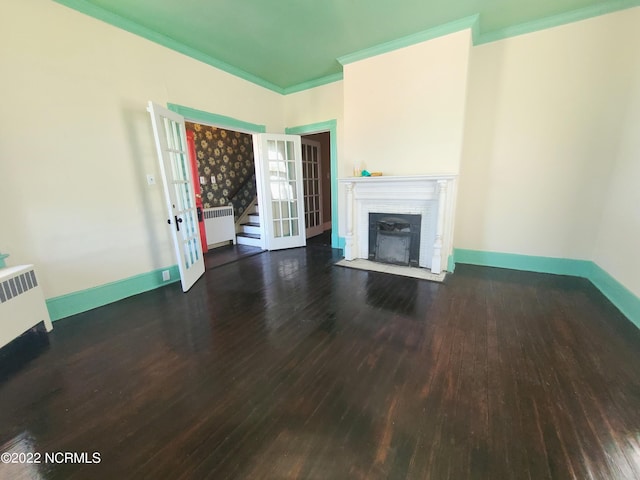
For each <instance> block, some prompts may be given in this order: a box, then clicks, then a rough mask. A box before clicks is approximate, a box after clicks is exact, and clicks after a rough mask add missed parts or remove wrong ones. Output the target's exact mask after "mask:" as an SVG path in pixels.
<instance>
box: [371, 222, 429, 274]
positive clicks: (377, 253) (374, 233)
mask: <svg viewBox="0 0 640 480" xmlns="http://www.w3.org/2000/svg"><path fill="white" fill-rule="evenodd" d="M421 223H422V216H421V215H412V214H389V213H369V260H373V261H375V262H382V263H392V264H395V265H410V266H414V267H417V266H418V261H419V259H420V224H421Z"/></svg>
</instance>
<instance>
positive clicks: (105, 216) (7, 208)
mask: <svg viewBox="0 0 640 480" xmlns="http://www.w3.org/2000/svg"><path fill="white" fill-rule="evenodd" d="M0 64H1V65H2V79H1V80H0V82H1V86H2V88H1V90H0V104H1V105H2V106H3V115H2V116H1V117H0V132H2V134H1V136H0V185H1V188H0V203H1V204H2V205H3V207H2V209H1V212H2V213H1V214H0V215H1V219H0V224H1V225H2V227H1V231H0V251H1V252H3V253H9V254H10V255H11V256H10V257H9V258H8V259H7V262H8V264H9V265H17V264H21V263H35V264H36V266H37V268H38V271H39V274H40V276H41V277H42V279H43V282H42V283H43V288H44V292H45V295H46V297H47V298H51V297H55V296H58V295H62V294H65V293H69V292H74V291H79V290H84V289H87V288H89V287H93V286H97V285H102V284H105V283H107V282H111V281H115V280H119V279H123V278H127V277H129V276H132V275H136V274H139V273H146V272H149V271H151V270H154V269H156V268H161V267H165V266H169V265H173V264H175V263H176V261H175V260H174V259H173V255H172V250H171V246H170V239H169V230H168V228H169V227H168V226H167V224H166V214H165V209H164V203H163V202H164V201H163V198H162V194H161V186H160V183H158V184H156V185H155V186H147V185H146V178H145V177H146V174H147V173H153V174H155V175H156V176H158V174H159V171H158V170H159V169H158V167H157V159H156V154H155V147H154V145H153V136H152V131H151V127H150V120H149V115H148V114H147V112H146V110H145V108H146V104H147V101H148V100H153V101H155V102H157V103H159V104H161V105H163V104H166V103H167V102H170V103H177V104H181V105H185V106H189V107H193V108H197V109H200V110H205V111H209V112H212V113H217V114H222V115H228V116H231V117H234V118H238V119H241V120H244V121H248V122H253V123H259V124H266V125H267V128H268V129H269V130H272V131H282V129H283V128H284V123H283V103H282V97H281V95H278V94H276V93H273V92H270V91H268V90H266V89H263V88H261V87H258V86H256V85H254V84H251V83H248V82H246V81H243V80H240V79H238V78H236V77H233V76H231V75H229V74H226V73H224V72H221V71H219V70H216V69H214V68H212V67H210V66H208V65H205V64H203V63H201V62H198V61H196V60H193V59H191V58H188V57H186V56H183V55H181V54H178V53H176V52H174V51H172V50H169V49H166V48H164V47H161V46H159V45H156V44H154V43H151V42H149V41H147V40H144V39H142V38H140V37H137V36H135V35H132V34H129V33H127V32H124V31H122V30H120V29H117V28H114V27H112V26H109V25H107V24H105V23H102V22H100V21H97V20H94V19H92V18H90V17H87V16H85V15H83V14H80V13H78V12H75V11H73V10H71V9H68V8H66V7H64V6H61V5H59V4H56V3H54V2H51V1H47V0H30V1H28V2H25V1H21V0H5V1H3V2H2V3H1V4H0ZM158 180H159V179H158Z"/></svg>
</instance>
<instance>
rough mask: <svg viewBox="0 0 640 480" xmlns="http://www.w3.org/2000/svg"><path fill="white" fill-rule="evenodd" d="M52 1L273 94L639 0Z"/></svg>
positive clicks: (635, 3) (627, 4)
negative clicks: (416, 43) (373, 54)
mask: <svg viewBox="0 0 640 480" xmlns="http://www.w3.org/2000/svg"><path fill="white" fill-rule="evenodd" d="M55 1H57V2H58V3H61V4H64V5H67V6H69V7H71V8H74V9H76V10H78V11H81V12H84V13H86V14H88V15H91V16H93V17H96V18H100V19H101V20H104V21H106V22H108V23H111V24H113V25H116V26H118V27H120V28H124V29H126V30H128V31H131V32H133V33H136V34H139V35H141V36H143V37H146V38H149V39H151V40H153V41H156V42H158V43H160V44H163V45H165V46H167V47H169V48H173V49H175V50H178V51H181V52H182V53H186V54H187V55H190V56H192V57H194V58H197V59H199V60H202V61H205V62H207V63H209V64H211V65H214V66H216V67H218V68H221V69H223V70H225V71H228V72H230V73H233V74H235V75H238V76H240V77H242V78H245V79H247V80H250V81H253V82H254V83H257V84H260V85H262V86H265V87H267V88H270V89H272V90H274V91H278V92H280V93H290V92H292V91H297V90H301V89H304V88H308V87H310V86H314V85H318V84H323V83H327V82H329V81H334V80H337V79H339V78H341V75H342V65H341V63H340V62H339V61H338V58H341V59H342V60H343V63H344V62H345V60H344V58H343V57H345V56H349V55H353V54H357V52H361V51H363V50H367V49H372V48H374V47H376V46H380V45H381V44H385V43H386V42H393V41H398V39H404V40H405V42H406V44H409V43H410V41H411V40H410V39H411V38H418V39H419V38H423V39H426V38H428V37H429V32H432V35H431V36H432V37H433V36H436V35H437V34H442V33H448V32H447V29H448V31H455V30H456V29H460V28H463V27H464V26H465V22H466V23H467V24H466V26H471V24H472V23H473V21H475V20H477V23H476V24H475V26H474V28H475V31H474V41H475V43H484V42H487V41H492V40H496V39H500V38H505V37H508V36H512V35H517V34H521V33H526V32H530V31H535V30H539V29H541V28H546V27H550V26H554V25H558V24H562V23H567V22H570V21H575V20H579V19H582V18H588V17H591V16H595V15H599V14H601V13H606V12H609V11H614V10H618V9H621V8H626V7H630V6H634V5H640V0H180V1H176V0H136V1H131V0H55ZM461 19H464V20H461ZM461 25H462V26H461ZM420 35H422V36H423V37H421V36H420ZM405 37H409V38H405ZM347 58H348V57H347Z"/></svg>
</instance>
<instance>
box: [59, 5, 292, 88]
mask: <svg viewBox="0 0 640 480" xmlns="http://www.w3.org/2000/svg"><path fill="white" fill-rule="evenodd" d="M53 1H54V2H56V3H59V4H61V5H64V6H66V7H69V8H72V9H73V10H76V11H78V12H80V13H84V14H85V15H89V16H90V17H93V18H96V19H98V20H101V21H103V22H105V23H108V24H109V25H112V26H114V27H118V28H121V29H122V30H126V31H127V32H129V33H133V34H135V35H138V36H140V37H143V38H146V39H147V40H151V41H152V42H154V43H157V44H159V45H162V46H163V47H167V48H169V49H171V50H174V51H176V52H178V53H182V54H183V55H187V56H188V57H191V58H193V59H195V60H199V61H201V62H203V63H206V64H208V65H210V66H212V67H215V68H217V69H219V70H222V71H224V72H227V73H230V74H231V75H234V76H236V77H239V78H242V79H243V80H246V81H248V82H251V83H254V84H256V85H259V86H261V87H264V88H266V89H268V90H272V91H274V92H276V93H279V94H284V89H283V88H282V87H279V86H278V85H275V84H273V83H271V82H269V81H267V80H265V79H263V78H260V77H258V76H257V75H253V74H251V73H249V72H246V71H244V70H242V69H240V68H238V67H234V66H233V65H229V64H228V63H226V62H223V61H222V60H218V59H217V58H214V57H212V56H210V55H207V54H206V53H203V52H201V51H200V50H197V49H195V48H192V47H189V46H187V45H185V44H183V43H181V42H178V41H177V40H174V39H173V38H170V37H167V36H166V35H162V34H161V33H158V32H155V31H154V30H151V29H150V28H147V27H144V26H142V25H140V24H139V23H137V22H133V21H131V20H128V19H126V18H123V17H121V16H120V15H116V14H115V13H112V12H109V11H108V10H105V9H104V8H101V7H98V6H96V5H93V4H91V3H89V2H87V1H85V0H53Z"/></svg>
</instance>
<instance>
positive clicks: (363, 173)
mask: <svg viewBox="0 0 640 480" xmlns="http://www.w3.org/2000/svg"><path fill="white" fill-rule="evenodd" d="M360 175H362V176H363V177H370V176H371V174H370V173H369V170H362V173H360Z"/></svg>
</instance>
